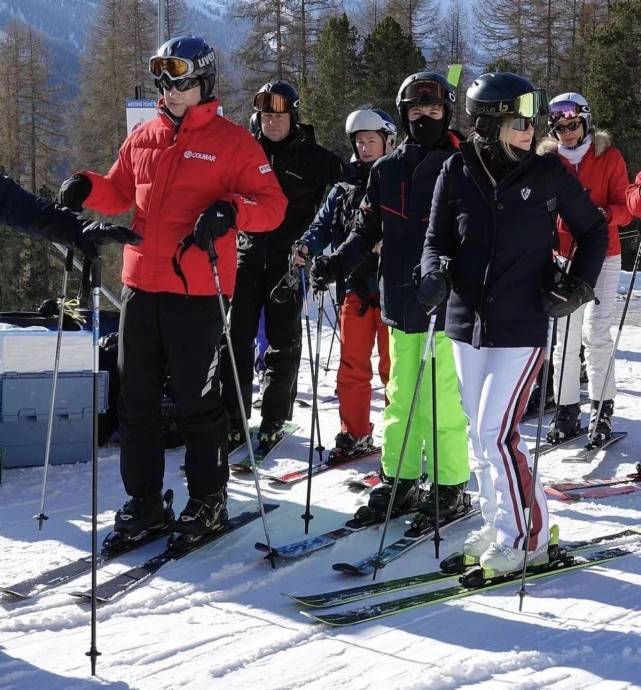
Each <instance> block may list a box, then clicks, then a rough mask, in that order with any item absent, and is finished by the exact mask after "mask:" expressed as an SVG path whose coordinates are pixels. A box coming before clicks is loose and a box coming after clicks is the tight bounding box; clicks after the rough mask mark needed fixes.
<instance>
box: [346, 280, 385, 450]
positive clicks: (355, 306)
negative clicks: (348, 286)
mask: <svg viewBox="0 0 641 690" xmlns="http://www.w3.org/2000/svg"><path fill="white" fill-rule="evenodd" d="M361 304H362V302H361V299H360V298H359V297H358V295H356V293H354V292H348V293H347V295H346V296H345V299H344V300H343V303H342V304H341V307H340V333H341V361H340V365H339V367H338V376H337V381H336V383H337V390H338V407H339V414H340V418H341V431H346V432H348V433H350V434H352V435H353V436H356V437H359V436H367V435H368V434H369V433H370V432H371V429H372V426H371V424H370V407H371V399H372V375H373V372H372V352H373V350H374V345H375V344H376V345H377V348H378V356H379V361H378V374H379V376H380V378H381V381H382V382H383V385H386V384H387V381H388V379H389V369H390V360H389V348H388V334H387V326H386V325H385V324H384V323H383V322H382V321H381V310H380V308H378V307H368V308H367V310H366V311H365V313H364V314H363V315H362V316H360V315H359V310H360V308H361Z"/></svg>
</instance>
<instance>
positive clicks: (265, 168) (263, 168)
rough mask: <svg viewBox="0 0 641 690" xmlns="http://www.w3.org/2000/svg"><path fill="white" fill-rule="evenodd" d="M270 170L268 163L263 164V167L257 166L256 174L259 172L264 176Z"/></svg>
mask: <svg viewBox="0 0 641 690" xmlns="http://www.w3.org/2000/svg"><path fill="white" fill-rule="evenodd" d="M271 171H272V169H271V168H270V167H269V164H268V163H265V165H259V166H258V172H260V174H261V175H266V174H267V173H268V172H271Z"/></svg>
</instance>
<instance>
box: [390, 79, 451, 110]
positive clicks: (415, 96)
mask: <svg viewBox="0 0 641 690" xmlns="http://www.w3.org/2000/svg"><path fill="white" fill-rule="evenodd" d="M447 97H448V95H447V90H446V89H445V87H444V86H443V85H442V84H439V83H438V82H436V81H413V82H412V83H411V84H409V85H408V86H406V87H405V91H403V97H402V98H401V102H402V103H407V104H408V105H419V104H421V103H424V104H426V105H430V104H435V105H442V104H443V103H445V101H446V100H447Z"/></svg>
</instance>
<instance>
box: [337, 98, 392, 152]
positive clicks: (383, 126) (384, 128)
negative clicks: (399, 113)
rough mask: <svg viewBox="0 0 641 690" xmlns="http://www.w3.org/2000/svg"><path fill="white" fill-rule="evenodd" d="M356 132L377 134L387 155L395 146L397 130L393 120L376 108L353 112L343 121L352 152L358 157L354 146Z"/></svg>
mask: <svg viewBox="0 0 641 690" xmlns="http://www.w3.org/2000/svg"><path fill="white" fill-rule="evenodd" d="M357 132H378V133H379V134H380V135H381V137H382V138H383V144H384V146H385V153H389V152H390V151H391V150H392V149H393V148H394V145H395V144H396V132H397V129H396V125H395V124H394V120H392V118H391V117H390V116H389V115H388V114H387V113H386V112H384V111H382V110H377V109H376V108H363V109H362V110H354V111H353V112H351V113H350V114H349V115H348V116H347V120H345V133H346V134H347V136H348V137H349V140H350V141H351V143H352V148H353V149H354V152H355V153H356V154H357V155H358V152H357V151H356V144H355V139H356V133H357Z"/></svg>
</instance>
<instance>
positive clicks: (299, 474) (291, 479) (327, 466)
mask: <svg viewBox="0 0 641 690" xmlns="http://www.w3.org/2000/svg"><path fill="white" fill-rule="evenodd" d="M380 452H381V449H380V446H372V448H369V449H368V450H366V451H363V452H361V453H354V454H353V455H349V456H339V455H335V456H333V457H332V456H331V454H330V458H328V460H327V461H326V462H321V463H318V464H316V465H313V466H312V477H315V476H316V475H317V474H322V473H323V472H327V471H328V470H333V469H334V468H335V467H342V466H343V465H347V464H349V463H350V462H356V460H361V459H362V458H369V457H370V456H372V455H376V454H377V453H380ZM263 477H264V478H265V479H270V480H271V481H273V482H277V483H279V484H295V483H296V482H300V481H302V480H304V479H307V470H306V469H302V470H293V471H292V472H286V473H285V474H281V475H276V474H264V475H263Z"/></svg>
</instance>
